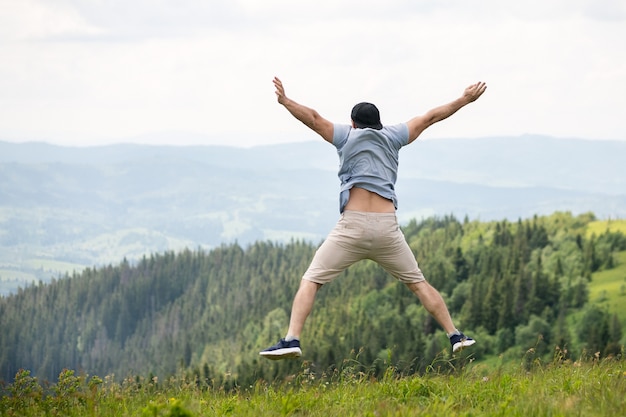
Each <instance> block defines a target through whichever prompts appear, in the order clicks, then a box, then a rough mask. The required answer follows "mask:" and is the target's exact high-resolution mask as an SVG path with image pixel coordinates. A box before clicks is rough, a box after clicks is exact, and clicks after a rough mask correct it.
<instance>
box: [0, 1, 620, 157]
mask: <svg viewBox="0 0 626 417" xmlns="http://www.w3.org/2000/svg"><path fill="white" fill-rule="evenodd" d="M625 39H626V1H625V0H524V1H515V2H505V1H497V0H486V1H470V0H436V1H435V0H385V1H383V0H376V1H370V0H354V1H353V0H348V1H340V0H315V1H295V0H0V57H1V61H0V140H8V141H13V142H19V141H26V140H37V141H46V142H52V143H57V144H64V145H95V144H104V143H115V142H141V143H159V144H161V143H172V144H176V143H180V144H190V143H206V144H230V145H241V146H251V145H256V144H265V143H278V142H285V141H301V140H311V139H313V138H315V136H314V135H313V134H312V133H309V131H308V130H307V129H306V128H305V127H304V126H303V125H301V124H299V122H297V121H296V120H295V119H292V118H291V116H289V115H288V113H287V112H286V111H285V110H284V109H283V108H282V107H280V106H279V105H278V104H277V103H276V100H275V95H274V88H273V85H272V77H273V76H274V75H277V76H279V77H280V78H281V79H282V80H283V82H284V84H285V88H286V92H287V95H288V96H289V97H291V98H293V99H294V100H296V101H298V102H300V103H302V104H305V105H308V106H310V107H313V108H315V109H316V110H318V111H319V112H320V113H321V114H322V115H323V116H324V117H326V118H327V119H329V120H331V121H333V122H345V123H348V122H349V114H350V109H351V107H352V106H353V105H354V104H355V103H357V102H359V101H371V102H374V103H376V104H377V105H378V107H379V108H380V110H381V116H382V119H383V123H389V124H390V123H397V122H404V121H406V120H408V119H409V118H411V117H413V116H415V115H418V114H422V113H423V112H425V111H427V110H428V109H430V108H431V107H434V106H436V105H439V104H443V103H445V102H448V101H450V100H452V99H454V98H456V97H457V96H459V95H460V94H461V93H462V91H463V90H464V88H465V87H466V86H467V85H469V84H472V83H474V82H476V81H485V82H487V85H488V89H487V92H486V93H485V95H484V96H483V97H482V98H481V99H480V100H479V101H477V102H476V103H474V104H472V105H470V106H468V107H466V108H465V109H462V110H461V111H460V112H459V113H458V114H457V115H455V116H453V117H452V118H451V119H449V120H446V121H444V122H442V123H440V124H438V125H436V126H433V127H432V128H431V129H429V130H427V131H426V132H425V133H424V134H423V135H424V136H423V137H424V138H427V139H428V138H446V137H456V138H465V137H468V138H472V137H482V136H518V135H522V134H526V133H531V134H542V135H549V136H555V137H567V138H572V137H573V138H585V139H618V140H626V121H625V119H626V117H625V116H626V41H625Z"/></svg>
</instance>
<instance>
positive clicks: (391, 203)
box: [259, 78, 487, 359]
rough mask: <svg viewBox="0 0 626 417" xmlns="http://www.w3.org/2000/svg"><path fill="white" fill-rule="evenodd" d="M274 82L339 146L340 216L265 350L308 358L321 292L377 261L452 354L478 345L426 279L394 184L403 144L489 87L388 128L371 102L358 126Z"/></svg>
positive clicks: (283, 99)
mask: <svg viewBox="0 0 626 417" xmlns="http://www.w3.org/2000/svg"><path fill="white" fill-rule="evenodd" d="M274 86H275V88H276V96H277V98H278V103H280V104H281V105H283V106H284V107H285V108H286V109H287V110H288V111H289V112H290V113H291V114H292V115H293V116H294V117H295V118H296V119H298V120H300V121H301V122H302V123H304V124H305V125H306V126H308V127H309V128H311V129H312V130H313V131H315V132H316V133H317V134H319V135H320V136H321V137H322V138H323V139H324V140H326V141H327V142H329V143H331V144H333V145H334V146H335V147H336V148H337V153H338V154H339V162H340V167H339V179H340V180H341V192H340V197H339V202H340V205H339V212H340V213H341V217H340V219H339V221H338V223H337V225H336V226H335V228H334V229H333V230H332V231H331V233H330V234H329V235H328V237H327V238H326V240H325V241H324V243H323V244H322V245H321V246H320V247H319V248H318V250H317V251H316V253H315V256H314V257H313V261H312V262H311V265H310V266H309V268H308V269H307V271H306V272H305V273H304V276H303V277H302V280H301V282H300V288H299V289H298V292H297V293H296V295H295V297H294V300H293V306H292V310H291V319H290V321H289V330H288V332H287V335H286V337H285V338H283V339H280V341H279V342H278V343H277V344H276V345H274V346H271V347H269V348H267V349H265V350H263V351H261V352H259V354H260V355H261V356H263V357H266V358H269V359H285V358H296V357H299V356H301V355H302V350H301V349H300V333H301V331H302V328H303V327H304V322H305V320H306V318H307V317H308V316H309V314H310V313H311V309H312V308H313V303H314V301H315V295H316V294H317V291H318V290H319V289H320V287H321V286H322V285H324V284H327V283H329V282H331V281H332V280H333V279H334V278H335V277H337V275H339V274H340V273H341V272H342V271H343V270H345V269H346V268H348V267H349V266H350V265H352V264H353V263H355V262H357V261H359V260H362V259H371V260H373V261H375V262H377V263H378V264H379V265H381V266H382V267H383V268H384V269H385V270H386V271H387V272H389V273H390V274H391V275H392V276H394V277H395V278H396V279H398V280H399V281H400V282H402V283H404V284H405V285H406V286H407V287H408V288H409V289H410V290H411V291H412V292H413V293H414V294H415V295H416V296H417V297H418V298H419V300H420V302H421V303H422V305H424V307H425V308H426V310H427V311H428V312H429V313H430V314H431V315H432V316H433V317H434V318H435V320H437V322H438V323H439V324H440V325H441V327H443V329H444V330H445V331H446V333H447V334H448V337H449V338H450V343H451V345H452V351H453V352H458V351H460V350H461V349H463V348H464V347H467V346H471V345H473V344H474V343H475V341H474V340H473V339H472V338H470V337H467V336H465V335H464V334H463V333H461V332H460V331H459V330H457V328H456V327H455V326H454V324H453V323H452V318H451V317H450V313H449V312H448V308H447V306H446V304H445V302H444V300H443V298H442V297H441V295H440V294H439V292H438V291H437V290H436V289H435V288H433V287H432V286H431V285H430V284H429V283H428V282H427V281H426V280H425V279H424V276H423V274H422V272H421V271H420V269H419V267H418V265H417V261H416V260H415V257H414V255H413V252H412V251H411V248H410V247H409V245H408V243H407V242H406V239H405V238H404V235H403V233H402V231H401V230H400V228H399V226H398V222H397V219H396V214H395V212H396V209H397V199H396V195H395V192H394V189H395V182H396V177H397V173H398V153H399V150H400V148H401V147H403V146H405V145H408V144H409V143H411V142H413V141H414V140H415V139H417V137H418V136H419V135H420V134H421V133H422V132H423V131H424V130H425V129H426V128H428V127H429V126H431V125H433V124H434V123H437V122H439V121H441V120H443V119H446V118H447V117H449V116H451V115H453V114H454V113H456V112H457V111H458V110H459V109H461V108H462V107H464V106H466V105H467V104H469V103H472V102H474V101H475V100H477V99H478V98H479V97H480V96H481V95H482V94H483V93H484V92H485V90H486V88H487V86H486V84H485V83H483V82H478V83H476V84H472V85H470V86H469V87H467V88H466V89H465V91H464V92H463V94H462V95H461V97H459V98H457V99H456V100H454V101H451V102H450V103H448V104H444V105H442V106H439V107H436V108H434V109H432V110H430V111H428V112H426V113H425V114H424V115H422V116H417V117H414V118H412V119H411V120H409V121H408V122H406V123H400V124H396V125H391V126H383V125H382V123H381V121H380V114H379V111H378V109H377V108H376V106H375V105H373V104H371V103H359V104H357V105H356V106H354V108H353V109H352V114H351V119H352V124H351V125H340V124H333V123H331V122H329V121H328V120H326V119H324V118H323V117H322V116H320V115H319V113H318V112H317V111H315V110H313V109H311V108H308V107H306V106H303V105H301V104H298V103H296V102H295V101H293V100H291V99H290V98H287V96H286V95H285V89H284V87H283V84H282V82H281V81H280V80H279V79H278V78H274Z"/></svg>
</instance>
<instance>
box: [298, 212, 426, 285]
mask: <svg viewBox="0 0 626 417" xmlns="http://www.w3.org/2000/svg"><path fill="white" fill-rule="evenodd" d="M362 259H371V260H373V261H375V262H377V263H378V264H379V265H380V266H381V267H383V268H384V269H385V270H386V271H387V272H389V273H390V274H391V275H392V276H394V277H395V278H396V279H398V280H399V281H400V282H403V283H407V284H408V283H413V282H420V281H424V275H423V274H422V271H420V269H419V267H418V265H417V261H416V260H415V256H414V255H413V252H412V251H411V248H410V247H409V245H408V243H407V242H406V239H405V238H404V234H403V233H402V230H400V226H399V225H398V220H397V218H396V214H395V213H367V212H360V211H350V210H346V211H344V213H343V214H342V215H341V218H340V219H339V221H338V222H337V225H336V226H335V228H334V229H333V230H332V231H331V232H330V234H329V235H328V237H327V238H326V240H325V241H324V243H322V245H321V246H320V247H319V248H318V249H317V251H316V252H315V256H314V257H313V261H311V265H310V266H309V269H307V271H306V272H305V273H304V275H303V277H302V279H306V280H308V281H313V282H316V283H318V284H326V283H329V282H331V281H332V280H333V279H334V278H336V277H337V275H339V274H340V273H341V272H342V271H344V270H345V269H346V268H348V267H349V266H350V265H352V264H354V263H355V262H358V261H360V260H362Z"/></svg>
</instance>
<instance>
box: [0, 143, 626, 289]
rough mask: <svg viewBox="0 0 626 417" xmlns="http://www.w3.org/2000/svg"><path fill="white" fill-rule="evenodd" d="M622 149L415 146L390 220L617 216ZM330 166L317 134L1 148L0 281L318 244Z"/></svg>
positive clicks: (330, 186) (331, 184)
mask: <svg viewBox="0 0 626 417" xmlns="http://www.w3.org/2000/svg"><path fill="white" fill-rule="evenodd" d="M624 155H626V142H618V141H593V140H577V139H554V138H549V137H540V136H523V137H514V138H482V139H446V140H425V141H418V142H416V143H415V144H412V145H410V146H408V147H406V148H405V149H403V150H402V151H401V156H400V179H399V180H398V184H397V192H398V196H399V210H398V216H399V219H400V220H401V222H404V223H406V222H408V221H409V220H410V219H412V218H418V219H420V218H423V217H429V216H433V215H445V214H454V215H455V216H457V217H459V218H463V217H465V216H468V217H469V218H470V219H480V220H483V221H486V220H493V219H504V218H507V219H511V220H517V219H518V218H528V217H531V216H533V215H535V214H538V215H543V214H550V213H552V212H554V211H571V212H572V213H574V214H577V213H582V212H587V211H591V212H594V213H595V214H596V215H597V216H598V217H601V218H606V217H612V218H617V217H621V218H623V217H626V164H625V163H624ZM337 165H338V159H337V155H336V152H335V150H334V148H333V147H332V146H331V145H328V144H326V143H325V142H323V141H321V140H320V141H319V142H305V143H291V144H283V145H271V146H258V147H253V148H236V147H223V146H181V147H176V146H147V145H130V144H124V145H112V146H102V147H85V148H74V147H60V146H53V145H49V144H43V143H25V144H15V143H7V142H0V251H1V253H0V281H5V282H6V281H11V282H13V283H15V282H23V281H24V280H27V281H28V280H31V279H44V280H45V279H49V278H50V276H55V275H56V274H58V272H59V271H65V270H71V269H72V268H82V267H83V266H90V265H100V264H107V263H117V262H119V261H120V260H121V259H123V258H127V259H128V260H134V259H138V258H140V257H141V256H143V255H144V254H150V253H154V252H163V251H167V250H179V249H182V248H184V247H191V248H194V247H199V246H200V247H215V246H219V245H220V244H222V243H231V242H234V241H237V242H239V243H240V244H242V245H246V244H249V243H251V242H254V241H257V240H272V241H288V240H290V239H293V238H296V239H305V240H308V241H312V242H314V243H315V242H319V241H321V240H322V239H323V238H324V236H325V235H326V233H327V232H328V231H329V230H330V228H331V227H332V226H333V225H334V223H335V221H336V219H337V217H338V186H339V182H338V179H337V177H336V169H337ZM0 284H2V283H1V282H0ZM7 285H8V284H7ZM7 285H5V286H4V287H5V288H6V287H7ZM12 285H13V286H15V285H16V284H12ZM13 289H14V288H13ZM0 290H2V287H0ZM5 292H6V291H5Z"/></svg>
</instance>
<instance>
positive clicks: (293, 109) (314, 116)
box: [274, 77, 334, 143]
mask: <svg viewBox="0 0 626 417" xmlns="http://www.w3.org/2000/svg"><path fill="white" fill-rule="evenodd" d="M274 86H275V87H276V97H277V99H278V102H279V103H280V104H282V105H283V106H284V107H285V108H286V109H287V110H288V111H289V113H291V114H292V115H293V117H295V118H296V119H298V120H300V121H301V122H302V123H304V124H305V125H306V126H308V127H309V128H310V129H312V130H313V131H314V132H315V133H317V134H318V135H320V136H321V137H322V138H323V139H324V140H325V141H326V142H328V143H333V130H334V128H333V124H332V123H331V122H329V121H328V120H326V119H324V118H323V117H322V116H320V114H319V113H318V112H317V111H315V110H313V109H311V108H309V107H306V106H303V105H302V104H298V103H296V102H295V101H293V100H292V99H290V98H288V97H287V96H286V95H285V88H284V87H283V83H282V82H281V81H280V80H279V79H278V78H277V77H274Z"/></svg>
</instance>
